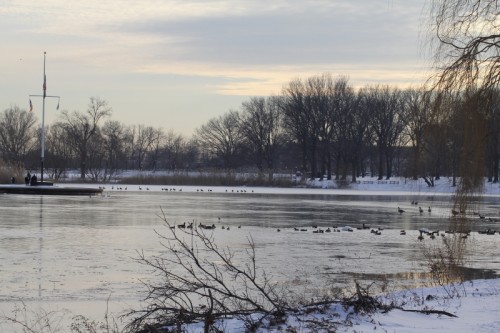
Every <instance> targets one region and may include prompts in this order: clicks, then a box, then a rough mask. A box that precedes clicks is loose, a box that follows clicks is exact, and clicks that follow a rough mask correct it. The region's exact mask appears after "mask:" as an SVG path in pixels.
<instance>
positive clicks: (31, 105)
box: [30, 99, 33, 112]
mask: <svg viewBox="0 0 500 333" xmlns="http://www.w3.org/2000/svg"><path fill="white" fill-rule="evenodd" d="M31 111H33V104H32V103H31V99H30V112H31Z"/></svg>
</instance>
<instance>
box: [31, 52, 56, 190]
mask: <svg viewBox="0 0 500 333" xmlns="http://www.w3.org/2000/svg"><path fill="white" fill-rule="evenodd" d="M46 58H47V52H43V94H42V95H29V97H30V100H29V102H30V111H32V110H33V104H32V103H31V97H42V98H43V101H42V128H41V149H40V150H41V151H40V164H41V168H40V182H37V183H39V184H40V185H51V184H49V183H47V184H44V183H43V168H44V166H43V163H44V159H45V98H47V97H53V98H57V100H58V102H57V108H56V110H59V101H60V100H61V97H60V96H49V95H47V76H46V75H45V63H46Z"/></svg>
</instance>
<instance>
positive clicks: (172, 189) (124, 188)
mask: <svg viewBox="0 0 500 333" xmlns="http://www.w3.org/2000/svg"><path fill="white" fill-rule="evenodd" d="M99 189H101V190H106V189H107V190H109V189H111V190H116V191H127V190H128V186H125V187H123V186H114V185H112V186H111V188H109V187H108V188H106V186H99ZM137 189H138V190H139V191H143V190H144V191H150V190H153V189H152V188H150V187H149V186H142V185H139V186H138V187H137ZM161 191H165V192H182V187H181V188H175V187H162V188H161ZM193 191H194V190H193ZM196 192H213V189H211V188H197V189H196ZM225 192H226V193H247V192H248V191H247V190H246V189H231V190H228V189H226V190H225ZM251 193H254V190H251Z"/></svg>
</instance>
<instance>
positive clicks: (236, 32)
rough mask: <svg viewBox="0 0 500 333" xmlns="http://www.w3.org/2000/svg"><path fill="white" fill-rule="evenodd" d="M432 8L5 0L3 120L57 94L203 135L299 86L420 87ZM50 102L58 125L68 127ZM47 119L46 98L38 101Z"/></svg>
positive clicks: (1, 14) (75, 105)
mask: <svg viewBox="0 0 500 333" xmlns="http://www.w3.org/2000/svg"><path fill="white" fill-rule="evenodd" d="M425 4H426V0H411V1H408V0H407V1H403V0H384V1H376V0H360V1H356V2H352V1H348V0H339V1H320V0H318V1H306V2H304V1H298V0H295V1H261V0H258V1H201V0H198V1H159V0H147V1H141V2H134V1H127V2H123V1H102V0H101V1H96V0H88V1H85V2H73V1H70V2H68V1H64V2H63V1H60V0H52V1H50V0H48V1H43V2H35V1H31V0H30V1H20V0H19V1H17V0H13V1H9V0H6V1H2V0H0V18H1V20H0V28H1V32H0V41H1V42H2V45H4V52H3V53H2V54H1V55H0V57H1V60H2V61H0V66H1V67H0V73H2V79H1V81H0V82H1V91H2V94H1V95H0V96H1V104H0V108H1V111H3V110H5V109H7V108H9V107H11V106H19V107H20V108H22V109H28V108H29V101H28V95H30V94H41V93H42V83H43V53H44V52H47V62H46V74H47V94H48V95H58V96H61V109H62V110H69V111H75V110H77V111H85V110H86V108H87V105H88V103H89V100H90V97H99V98H102V99H104V100H107V101H108V102H109V105H110V106H111V107H112V108H113V115H112V119H114V120H118V121H120V122H123V123H125V124H127V125H132V124H144V125H147V126H154V127H162V128H165V129H167V130H170V129H172V130H174V131H175V132H176V133H180V134H183V135H187V136H189V135H191V134H193V133H194V130H195V129H196V128H198V127H200V126H201V125H203V124H204V123H206V122H207V121H208V120H209V119H211V118H213V117H217V116H219V115H222V114H224V113H226V112H227V111H229V110H230V109H238V108H239V107H240V105H241V102H243V101H245V100H248V99H249V98H250V97H251V96H269V95H273V94H274V95H276V94H280V93H281V90H282V87H283V85H286V84H287V83H288V82H289V81H290V80H292V79H294V78H297V77H298V78H307V77H309V76H312V75H316V74H321V73H325V72H328V73H331V74H332V75H333V77H337V76H348V77H349V80H350V82H351V84H352V85H354V86H355V87H361V86H364V85H366V84H390V85H394V86H398V87H401V88H405V87H408V86H410V85H420V84H421V83H423V82H424V80H425V79H426V78H427V77H426V76H427V75H428V72H429V61H428V59H425V58H426V57H425V56H424V54H425V48H424V47H423V45H424V44H425V33H426V29H425V26H424V22H425V20H426V19H427V17H426V15H427V13H426V9H425V8H424V5H425ZM56 105H57V102H56V101H55V100H50V99H48V100H47V109H46V124H50V123H51V122H53V121H54V120H55V119H56V118H57V114H58V111H56V110H55V106H56ZM33 106H34V112H37V113H36V115H37V117H38V118H39V119H40V118H41V99H36V98H33Z"/></svg>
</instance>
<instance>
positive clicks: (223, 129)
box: [196, 111, 243, 169]
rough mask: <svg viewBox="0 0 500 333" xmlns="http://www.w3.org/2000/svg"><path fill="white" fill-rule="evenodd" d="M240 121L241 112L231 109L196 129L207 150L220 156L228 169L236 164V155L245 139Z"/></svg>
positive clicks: (201, 142)
mask: <svg viewBox="0 0 500 333" xmlns="http://www.w3.org/2000/svg"><path fill="white" fill-rule="evenodd" d="M239 122H240V115H239V113H238V112H237V111H229V112H228V113H226V114H224V115H222V116H220V117H218V118H212V119H210V120H209V121H208V123H207V124H205V125H202V126H201V127H200V128H199V129H198V130H197V131H196V136H197V138H198V141H199V142H200V144H201V145H202V146H203V147H204V149H205V151H206V152H208V154H210V155H211V156H212V157H216V158H220V159H221V160H222V163H223V167H224V168H226V169H232V168H234V167H235V166H236V157H237V156H238V153H239V150H240V147H241V143H242V141H243V140H242V134H241V131H240V126H239Z"/></svg>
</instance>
